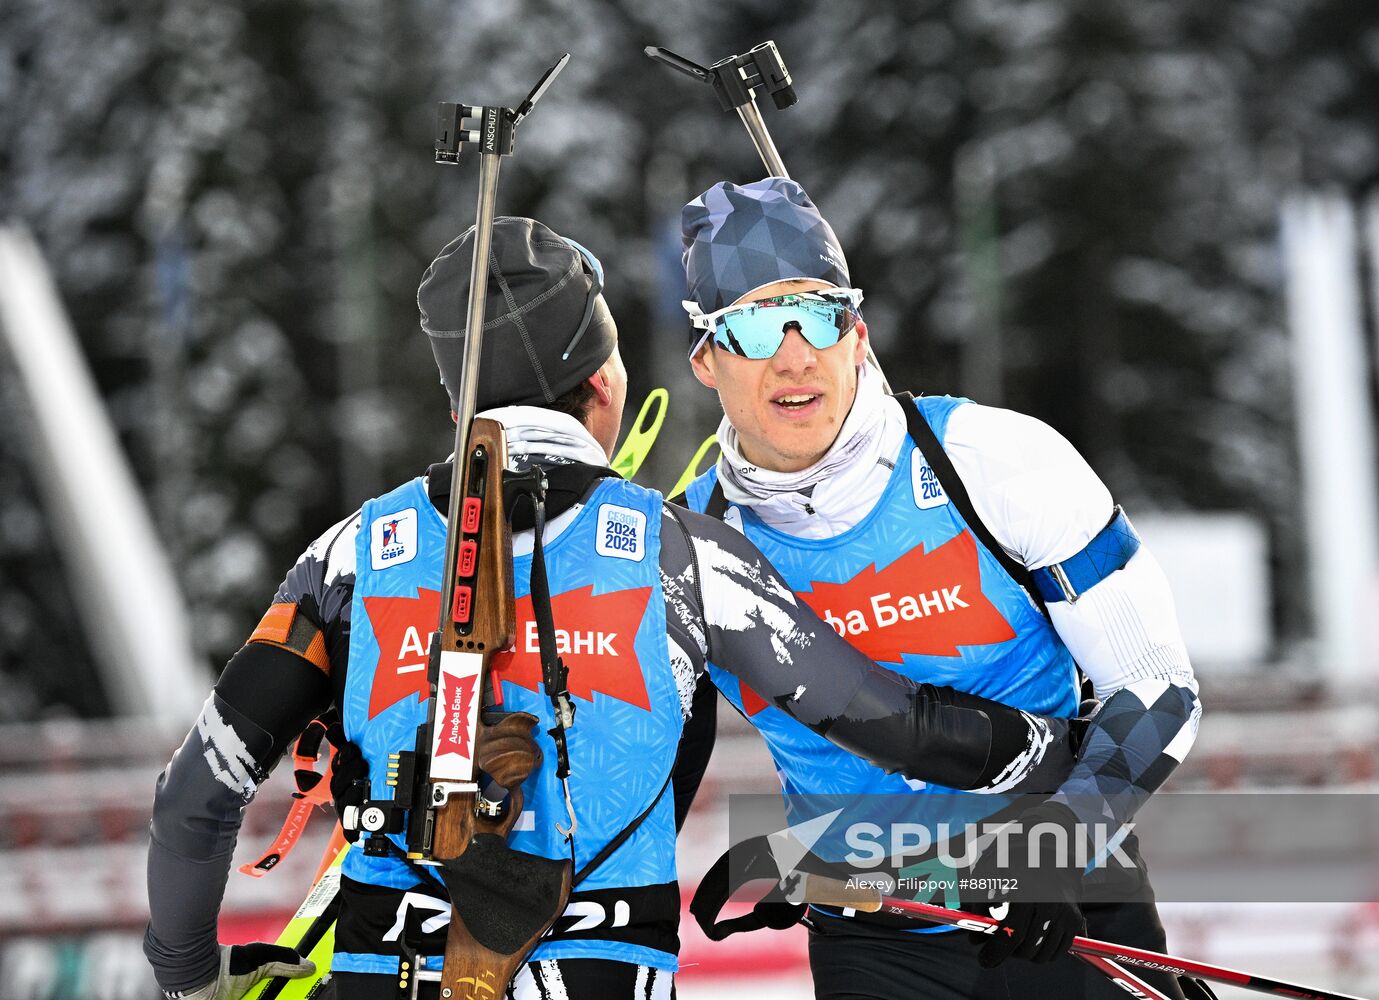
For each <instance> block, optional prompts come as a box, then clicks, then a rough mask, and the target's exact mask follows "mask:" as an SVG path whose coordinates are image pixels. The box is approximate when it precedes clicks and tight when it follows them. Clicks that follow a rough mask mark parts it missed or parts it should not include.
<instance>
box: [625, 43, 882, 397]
mask: <svg viewBox="0 0 1379 1000" xmlns="http://www.w3.org/2000/svg"><path fill="white" fill-rule="evenodd" d="M642 51H643V52H645V53H646V54H647V55H648V56H650V57H651V58H652V59H654V60H656V61H657V62H659V63H664V64H665V65H667V66H669V67H670V68H671V69H673V70H676V71H677V72H680V73H684V74H685V75H686V76H688V77H692V78H693V79H695V80H698V81H699V82H700V83H707V84H708V85H709V86H711V87H712V88H713V92H714V94H716V95H717V96H718V103H719V105H720V106H721V107H722V108H723V110H724V111H736V112H737V116H738V118H740V119H741V120H742V124H743V125H744V126H745V127H746V129H747V134H748V135H749V136H750V137H751V139H752V145H753V146H755V147H756V151H757V155H758V156H760V157H761V162H762V165H763V166H765V167H766V173H767V175H768V176H770V177H784V178H786V179H787V180H789V179H790V173H789V171H787V170H786V169H785V161H784V160H782V159H781V156H780V151H779V150H777V149H776V144H775V143H774V142H773V141H772V140H771V133H770V132H768V131H767V130H766V122H765V120H764V119H763V118H762V117H761V110H760V109H759V108H758V107H757V102H756V93H757V91H758V90H761V89H765V91H766V93H768V94H770V95H771V103H773V104H774V105H775V106H776V109H777V110H779V111H784V110H785V109H786V108H788V107H790V106H791V105H793V104H794V103H795V102H796V101H798V100H799V97H798V96H797V95H796V94H795V84H794V81H792V80H791V79H790V71H789V70H788V69H786V68H785V60H783V59H782V58H781V57H780V50H779V49H777V48H776V43H775V42H769V41H768V42H762V43H761V44H760V45H758V46H756V47H755V48H753V49H751V50H750V51H748V52H744V53H742V55H738V56H728V57H727V58H726V59H720V60H718V62H716V63H714V64H713V65H712V66H700V65H699V64H698V63H697V62H695V61H694V60H692V59H686V58H685V57H684V56H682V55H679V54H677V53H675V52H672V51H670V49H666V48H662V47H661V46H659V45H648V46H647V47H646V48H645V49H643V50H642ZM867 361H869V362H870V363H871V366H872V367H873V368H875V369H876V371H877V374H879V375H880V376H881V388H882V390H883V391H884V392H886V393H887V395H889V394H890V391H891V386H890V383H889V382H887V381H886V373H885V372H883V371H882V370H881V362H879V361H877V360H876V352H875V351H873V350H872V347H871V341H870V340H868V341H867Z"/></svg>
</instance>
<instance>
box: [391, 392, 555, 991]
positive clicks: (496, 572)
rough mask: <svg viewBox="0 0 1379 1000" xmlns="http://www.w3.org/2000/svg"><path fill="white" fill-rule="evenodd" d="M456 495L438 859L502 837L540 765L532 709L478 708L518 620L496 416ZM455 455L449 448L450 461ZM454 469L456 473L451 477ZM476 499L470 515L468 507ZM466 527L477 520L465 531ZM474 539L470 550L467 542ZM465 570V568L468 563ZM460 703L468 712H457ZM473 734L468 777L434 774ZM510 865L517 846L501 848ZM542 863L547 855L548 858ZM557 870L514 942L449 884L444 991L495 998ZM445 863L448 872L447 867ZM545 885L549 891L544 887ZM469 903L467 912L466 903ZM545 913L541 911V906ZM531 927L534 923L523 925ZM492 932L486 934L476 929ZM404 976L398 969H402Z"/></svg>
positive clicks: (502, 443)
mask: <svg viewBox="0 0 1379 1000" xmlns="http://www.w3.org/2000/svg"><path fill="white" fill-rule="evenodd" d="M467 459H468V460H467V461H466V462H465V470H464V476H463V487H462V489H461V490H460V491H458V493H459V495H458V496H455V497H452V498H451V504H450V510H451V520H450V525H449V531H450V532H451V533H452V534H453V535H454V536H455V544H452V545H448V546H447V552H451V551H453V552H454V556H453V558H454V560H455V561H454V562H453V563H452V564H451V565H448V566H447V567H446V574H445V578H444V583H443V586H442V607H443V608H447V609H449V611H448V613H447V614H446V615H445V616H444V617H445V621H444V623H443V626H442V628H441V629H440V634H439V643H438V644H436V647H435V648H438V650H439V661H440V663H439V667H440V669H439V670H438V671H437V673H438V674H439V675H440V676H439V678H438V680H439V682H438V684H437V686H436V688H435V693H434V696H433V697H434V698H435V702H434V708H435V711H434V713H433V718H432V728H433V733H432V737H431V753H432V761H433V766H432V780H431V790H432V798H431V802H432V805H433V806H434V815H433V823H434V827H433V833H432V838H431V851H430V854H431V858H432V860H434V861H436V862H439V863H441V864H442V866H443V867H446V866H445V863H446V862H450V861H454V860H455V859H458V858H461V857H462V856H463V855H464V853H465V851H467V850H469V848H470V846H471V844H473V842H474V838H475V837H476V836H479V835H482V834H491V835H495V836H496V837H498V838H501V839H503V840H505V839H506V838H507V836H508V834H509V833H510V832H511V830H512V826H513V824H514V823H515V822H516V820H517V817H518V816H519V815H520V813H521V811H522V788H521V786H522V782H523V781H525V780H526V778H527V776H528V775H529V774H530V773H531V772H532V771H533V770H534V769H535V768H536V767H538V766H539V765H540V763H541V750H540V748H539V747H537V745H536V741H535V740H534V738H533V737H532V728H533V727H534V726H535V725H536V724H537V721H538V720H537V718H536V717H535V716H533V715H531V714H529V713H526V712H507V713H500V714H495V715H492V716H490V717H488V718H486V717H485V715H484V713H483V712H482V711H480V710H479V705H480V704H481V703H482V704H484V705H487V704H489V703H490V702H491V700H492V699H491V698H490V697H489V694H490V692H491V684H492V683H493V682H492V680H491V678H490V677H489V665H490V662H491V660H492V657H493V655H494V654H495V653H498V652H501V651H502V650H505V649H507V648H508V647H509V646H511V645H512V641H513V637H514V632H515V628H516V608H515V601H514V595H513V567H512V532H511V529H510V527H509V525H508V520H507V516H506V512H505V511H504V509H503V470H504V468H505V466H506V464H507V447H506V440H505V437H504V434H503V427H502V425H501V424H499V423H497V422H496V421H493V420H483V419H477V420H475V421H474V422H473V425H472V427H471V430H470V434H469V447H468V455H467ZM458 460H459V458H458V456H457V461H458ZM456 478H457V479H458V478H459V477H456ZM475 501H477V502H478V516H477V525H476V524H475V522H474V519H473V518H472V516H471V515H472V512H473V509H474V506H475ZM470 528H476V529H477V530H474V531H470V530H469V529H470ZM471 542H472V543H475V544H476V545H477V557H476V556H475V554H474V550H473V549H471V548H470V547H469V543H471ZM466 571H468V572H466ZM457 654H459V662H461V663H463V664H464V667H465V669H472V668H473V667H474V666H476V665H477V672H476V676H474V677H473V678H472V679H470V680H469V682H468V685H466V684H465V683H464V681H463V679H461V680H460V681H459V682H454V681H453V680H452V679H451V678H447V677H446V676H445V675H446V674H447V673H448V671H447V670H446V667H447V665H448V664H447V661H456V660H457ZM465 713H467V714H468V719H464V718H461V715H463V714H465ZM466 726H468V727H469V728H468V732H470V733H472V734H473V738H472V745H471V746H470V748H469V749H470V751H471V766H472V772H471V775H470V779H469V780H468V781H463V780H460V781H457V780H453V779H452V778H448V777H445V776H444V775H442V776H441V778H440V779H439V780H438V779H437V770H436V767H435V761H436V760H437V759H438V755H441V754H444V753H447V752H451V751H453V750H454V749H455V747H456V746H457V745H458V744H461V743H462V741H463V739H464V735H465V733H464V730H465V727H466ZM480 769H482V772H483V774H484V775H486V776H487V777H488V778H489V779H491V780H492V781H494V782H496V783H497V785H499V786H501V787H502V788H504V789H506V790H507V791H508V799H507V802H506V804H505V805H503V807H502V809H501V812H500V811H498V810H497V809H496V808H494V807H495V806H496V803H493V804H490V803H487V802H486V800H483V799H482V798H481V794H480V791H479V789H478V786H477V781H478V779H479V777H480ZM508 853H509V855H510V857H509V860H511V861H512V862H513V863H514V864H516V865H519V866H520V865H521V864H523V862H522V860H520V859H522V858H523V857H524V856H522V855H519V854H517V853H516V852H508ZM547 864H549V862H548V863H547ZM559 864H560V865H561V866H562V867H563V871H562V872H561V873H560V874H559V875H558V876H557V877H556V879H555V880H554V883H553V884H551V885H550V887H549V889H548V890H547V891H546V892H543V893H542V896H543V897H544V896H546V895H551V898H549V899H546V898H541V899H540V900H539V903H540V904H541V905H540V907H539V908H540V914H541V915H540V916H538V917H536V918H535V919H534V920H530V921H528V922H527V925H528V928H529V933H527V934H526V940H525V941H524V942H523V943H522V944H521V945H520V946H518V947H516V948H515V950H509V948H510V947H511V945H507V946H504V947H501V948H495V947H491V946H486V945H485V944H484V943H481V941H480V940H479V939H478V938H476V936H475V933H474V932H473V931H472V930H471V929H470V928H469V927H468V926H466V924H465V921H464V918H463V917H462V915H461V910H467V909H469V908H468V907H463V906H461V905H459V903H460V902H461V901H458V900H456V899H455V898H454V897H455V895H456V893H457V891H460V890H459V889H457V887H456V885H455V882H454V881H452V880H451V879H449V878H447V879H446V881H447V885H448V886H450V887H451V895H452V900H451V902H452V906H453V910H452V913H451V919H450V929H449V932H448V934H447V937H446V944H445V965H444V968H443V971H442V973H441V996H442V998H444V1000H470V998H473V1000H493V998H494V997H496V996H497V995H499V994H501V993H502V992H503V990H504V989H505V988H506V986H507V984H508V982H509V981H510V980H511V979H512V977H513V975H514V974H515V973H516V971H517V966H518V965H519V964H520V963H521V961H522V959H523V958H525V957H526V955H527V954H528V953H529V952H530V951H531V949H532V948H533V947H534V946H535V944H536V942H537V940H538V939H539V938H540V937H541V936H542V935H543V934H544V933H545V932H546V931H547V930H549V929H550V927H551V925H552V924H553V923H554V922H555V920H556V918H557V917H558V916H559V915H560V914H561V913H562V912H563V911H564V908H565V903H566V900H567V899H568V897H569V893H570V882H571V877H572V868H571V864H570V862H569V861H562V862H560V863H559ZM455 867H458V866H451V867H447V871H449V872H451V873H452V874H453V871H454V868H455ZM552 893H553V895H552ZM470 912H473V911H472V910H471V911H470ZM546 914H549V915H548V916H546ZM530 927H534V930H530ZM479 936H480V937H484V938H486V939H488V940H489V941H490V942H492V940H493V939H492V937H491V936H490V935H486V934H480V935H479ZM404 978H405V977H404Z"/></svg>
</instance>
